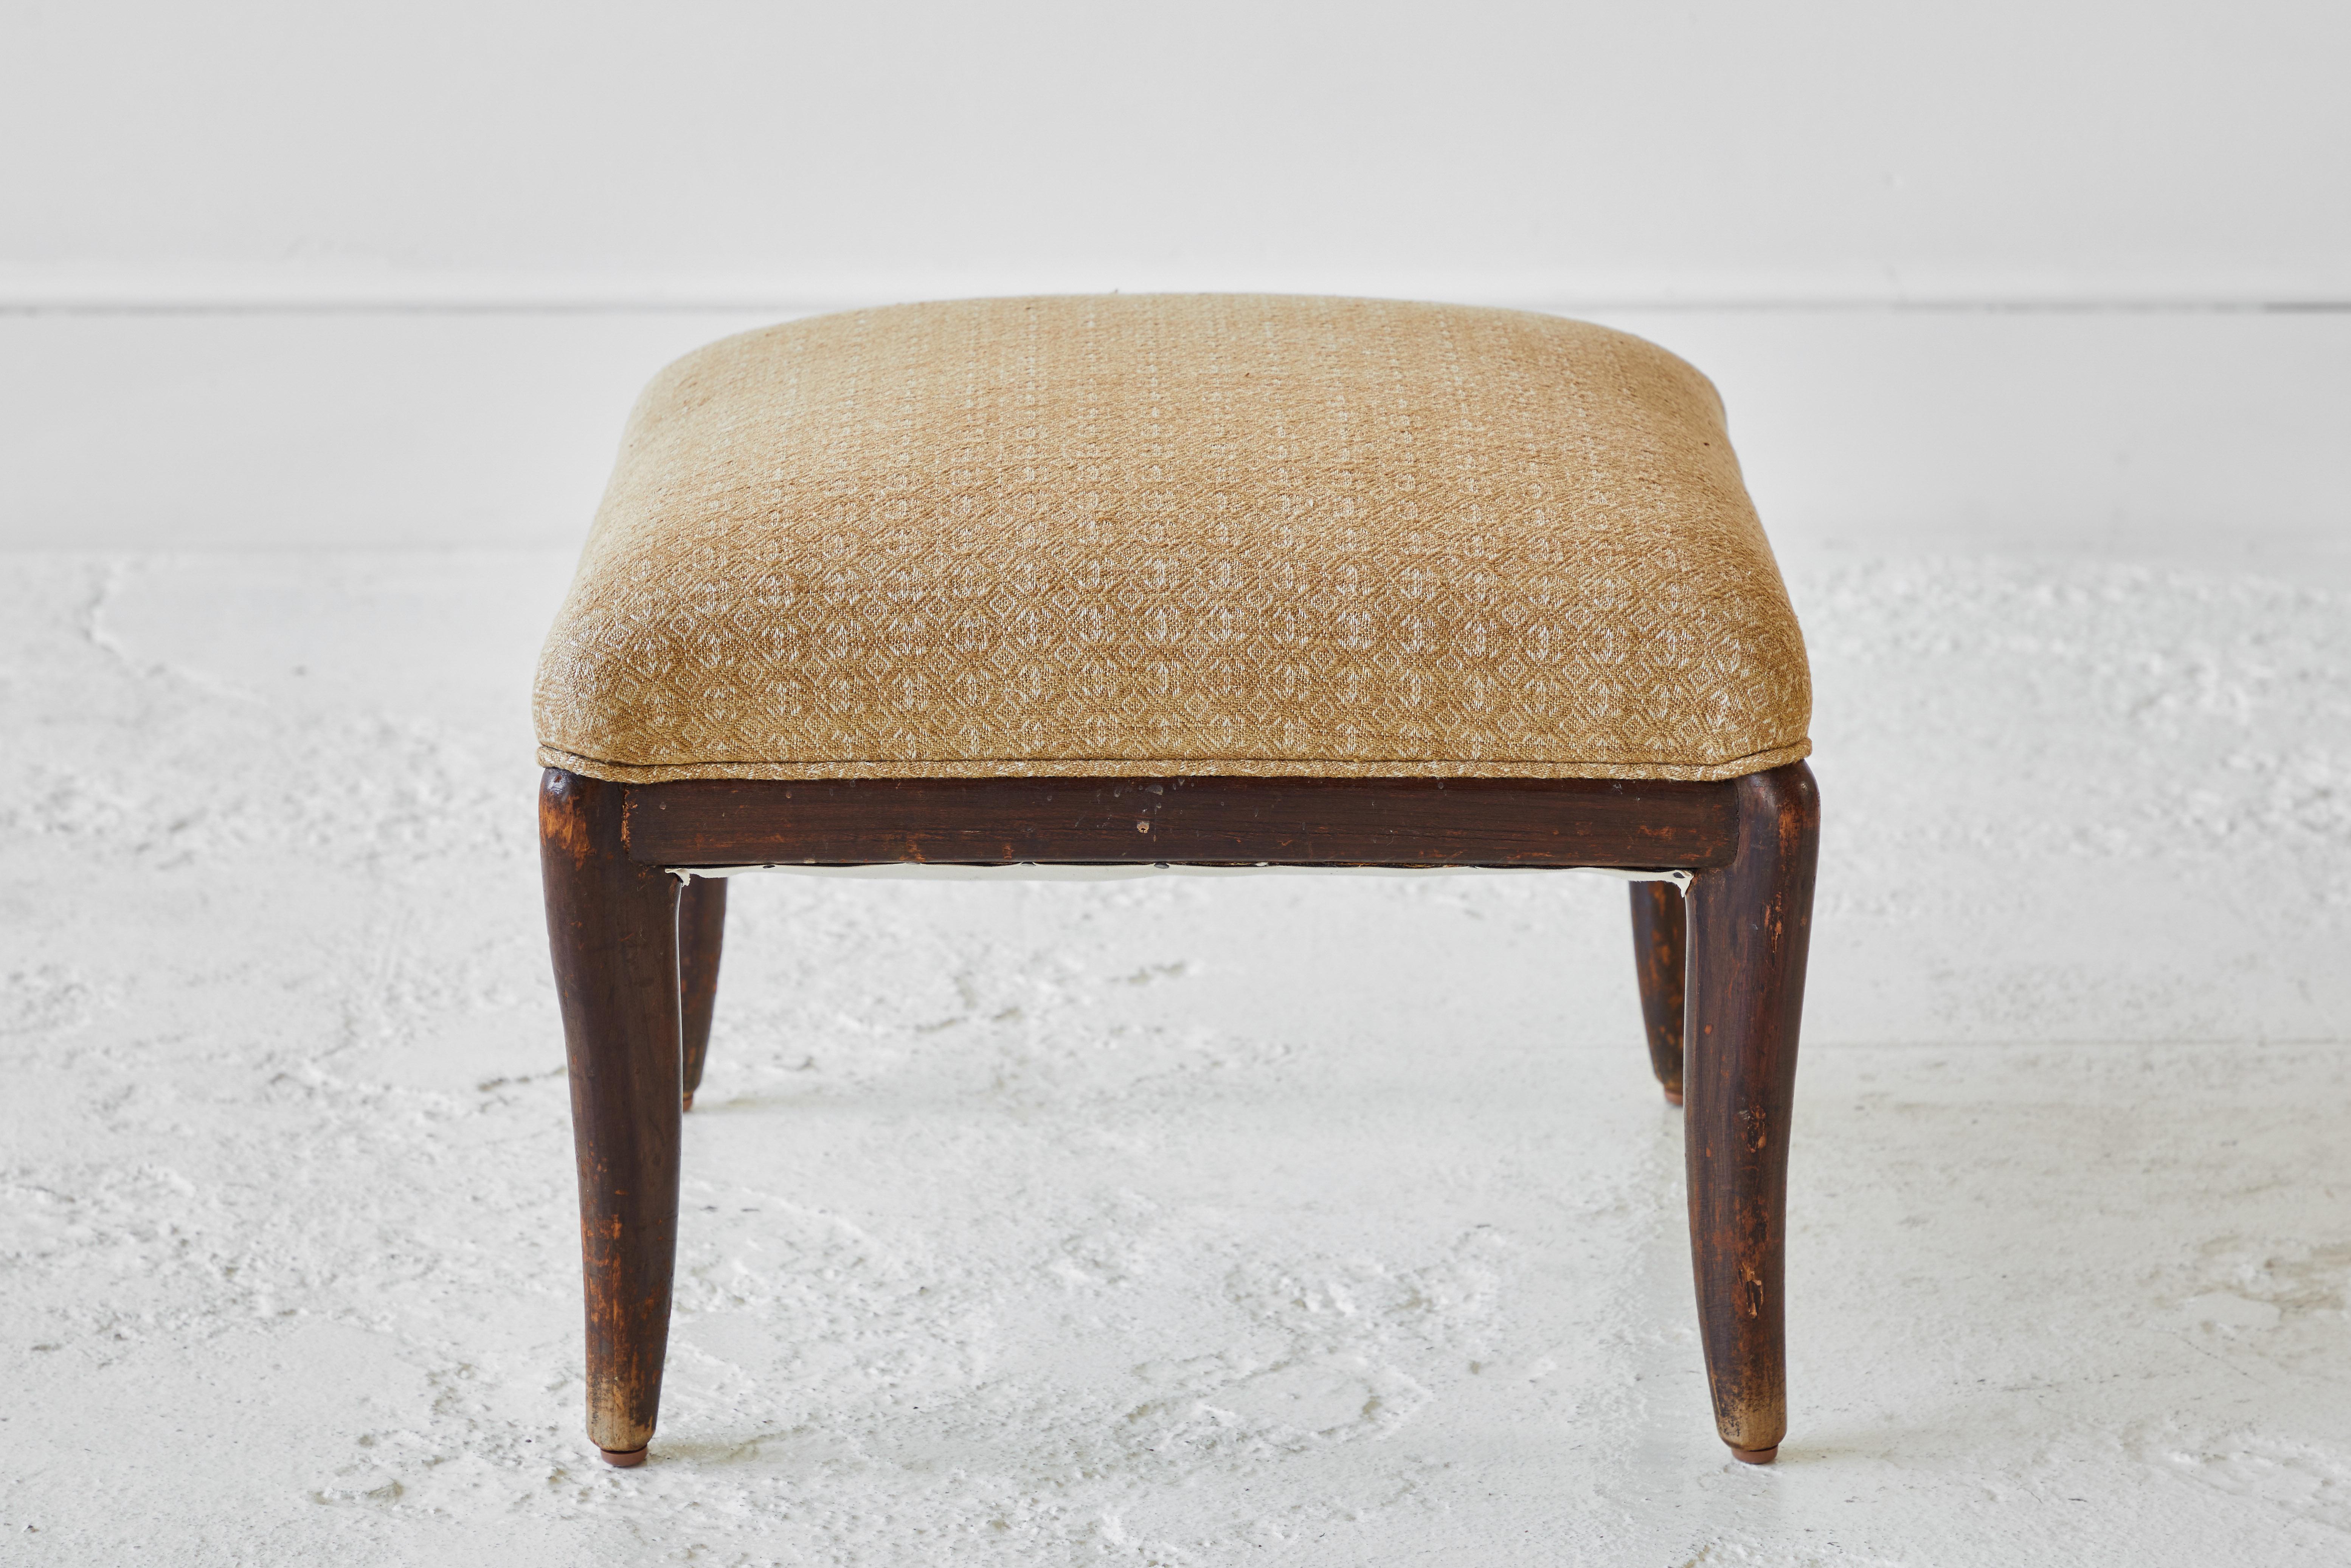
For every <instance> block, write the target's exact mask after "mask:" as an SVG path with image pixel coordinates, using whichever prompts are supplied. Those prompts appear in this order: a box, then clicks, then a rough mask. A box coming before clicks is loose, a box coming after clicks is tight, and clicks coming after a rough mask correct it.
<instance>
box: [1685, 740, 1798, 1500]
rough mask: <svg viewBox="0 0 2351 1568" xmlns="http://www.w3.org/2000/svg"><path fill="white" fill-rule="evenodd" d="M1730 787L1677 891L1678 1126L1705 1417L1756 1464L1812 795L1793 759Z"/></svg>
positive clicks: (1774, 1327) (1765, 1433) (1767, 1384)
mask: <svg viewBox="0 0 2351 1568" xmlns="http://www.w3.org/2000/svg"><path fill="white" fill-rule="evenodd" d="M1733 785H1734V788H1735V789H1736V791H1737V797H1738V802H1739V823H1740V830H1739V831H1740V840H1739V852H1738V855H1737V858H1735V859H1734V860H1733V861H1732V862H1730V863H1729V865H1727V866H1724V867H1721V868H1720V869H1719V870H1713V871H1708V872H1705V873H1701V874H1700V875H1698V877H1697V878H1695V879H1694V880H1693V881H1692V883H1691V885H1690V891H1689V896H1688V900H1687V903H1688V906H1689V910H1688V939H1689V982H1688V995H1687V998H1686V1010H1685V1015H1684V1035H1683V1043H1684V1047H1685V1051H1686V1061H1685V1062H1684V1072H1685V1074H1686V1083H1687V1092H1688V1099H1689V1103H1688V1108H1687V1117H1686V1119H1685V1122H1684V1124H1683V1138H1684V1155H1685V1158H1686V1160H1687V1167H1688V1181H1689V1217H1690V1253H1691V1258H1692V1261H1693V1264H1694V1266H1695V1272H1696V1275H1697V1281H1698V1329H1699V1333H1700V1334H1701V1336H1702V1337H1703V1339H1704V1342H1705V1345H1706V1366H1707V1377H1708V1381H1709V1382H1710V1383H1711V1385H1712V1386H1713V1393H1714V1419H1715V1426H1716V1428H1717V1429H1718V1430H1719V1432H1720V1433H1721V1434H1722V1440H1723V1441H1724V1442H1726V1443H1728V1444H1729V1445H1730V1448H1731V1451H1732V1452H1733V1453H1734V1454H1735V1455H1736V1456H1737V1457H1739V1458H1742V1459H1745V1460H1747V1461H1749V1462H1750V1463H1753V1464H1765V1463H1769V1462H1770V1461H1771V1458H1773V1457H1774V1456H1775V1455H1776V1454H1777V1453H1778V1452H1779V1446H1780V1439H1781V1437H1782V1436H1783V1435H1784V1434H1785V1433H1786V1431H1787V1427H1788V1379H1787V1351H1786V1343H1785V1342H1786V1333H1785V1329H1784V1315H1783V1287H1784V1270H1783V1263H1784V1259H1785V1253H1786V1240H1787V1207H1788V1130H1789V1121H1790V1115H1791V1113H1792V1111H1793V1109H1794V1104H1795V1090H1796V1035H1797V1026H1798V1023H1799V1021H1800V1019H1802V1012H1803V1005H1804V958H1805V951H1806V948H1807V946H1809V944H1810V941H1811V937H1812V920H1813V864H1814V861H1815V859H1816V858H1817V855H1818V852H1819V843H1820V821H1821V808H1820V795H1819V791H1818V790H1817V789H1816V788H1815V787H1814V785H1813V774H1812V769H1811V768H1807V767H1805V766H1804V765H1803V764H1802V763H1801V762H1797V763H1792V764H1791V765H1789V766H1788V767H1785V768H1773V769H1772V770H1771V771H1770V772H1768V773H1755V774H1750V775H1749V776H1748V777H1746V778H1744V779H1736V780H1734V781H1733Z"/></svg>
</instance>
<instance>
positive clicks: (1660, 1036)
mask: <svg viewBox="0 0 2351 1568" xmlns="http://www.w3.org/2000/svg"><path fill="white" fill-rule="evenodd" d="M1630 886H1631V888H1632V892H1633V964H1634V972H1635V974H1636V975H1638V976H1639V977H1640V981H1641V1020H1642V1022H1643V1023H1645V1024H1646V1025H1647V1027H1648V1032H1649V1065H1650V1066H1651V1067H1652V1068H1654V1069H1655V1070H1656V1074H1657V1082H1659V1083H1660V1084H1662V1085H1663V1086H1664V1088H1665V1091H1666V1098H1667V1100H1669V1101H1671V1102H1672V1103H1675V1104H1677V1105H1678V1104H1680V1103H1682V969H1683V960H1684V955H1685V953H1686V952H1687V946H1688V944H1687V941H1686V940H1685V936H1686V930H1687V925H1686V918H1685V914H1684V911H1683V908H1682V890H1681V889H1680V888H1678V887H1676V886H1675V885H1674V884H1673V883H1669V882H1636V883H1631V884H1630Z"/></svg>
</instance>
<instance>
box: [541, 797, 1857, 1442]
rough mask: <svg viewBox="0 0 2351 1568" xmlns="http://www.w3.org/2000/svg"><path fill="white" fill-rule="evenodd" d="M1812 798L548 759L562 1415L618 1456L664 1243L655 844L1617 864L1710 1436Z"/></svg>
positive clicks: (1771, 1247)
mask: <svg viewBox="0 0 2351 1568" xmlns="http://www.w3.org/2000/svg"><path fill="white" fill-rule="evenodd" d="M1819 820H1820V810H1819V801H1818V797H1817V794H1816V791H1815V789H1814V788H1813V779H1812V773H1811V771H1810V769H1808V768H1805V767H1804V766H1803V765H1802V764H1801V763H1798V764H1795V765H1793V766H1791V767H1787V768H1777V769H1774V770H1772V771H1771V772H1769V773H1760V774H1754V775H1750V776H1749V777H1747V778H1744V779H1734V780H1730V781H1729V782H1726V783H1717V784H1676V783H1658V782H1652V781H1638V780H1626V781H1622V782H1618V781H1614V780H1595V779H1556V780H1553V779H1540V780H1520V779H1444V780H1438V779H829V780H818V781H812V782H789V783H787V782H775V781H737V780H727V779H705V780H693V781H687V782H679V783H669V784H654V785H634V786H627V787H623V786H620V785H616V784H610V783H603V782H600V781H598V780H595V779H584V778H579V777H575V776H573V775H569V774H566V773H562V772H559V771H549V773H548V775H547V778H546V783H545V788H544V789H542V791H541V794H540V821H541V830H542V844H543V859H544V863H545V868H546V882H547V903H548V928H549V936H550V937H551V939H552V941H553V945H554V949H555V967H556V977H557V982H558V985H559V988H560V989H561V992H562V998H563V1010H564V1027H565V1033H566V1037H567V1039H568V1040H569V1047H570V1059H571V1086H572V1114H573V1120H574V1125H575V1128H576V1131H577V1139H578V1147H579V1155H580V1215H581V1224H582V1231H583V1241H584V1246H583V1250H584V1252H585V1255H586V1262H587V1280H588V1346H589V1428H590V1434H591V1435H592V1436H593V1437H595V1440H596V1442H597V1444H598V1446H599V1447H601V1448H604V1449H605V1450H606V1456H605V1457H606V1458H610V1459H611V1460H612V1461H613V1462H614V1463H616V1464H632V1463H636V1462H639V1461H640V1460H641V1459H642V1458H643V1453H644V1444H645V1442H646V1440H647V1439H648V1438H649V1437H651V1436H652V1434H653V1422H654V1416H655V1414H656V1410H657V1406H658V1404H659V1399H660V1394H661V1370H662V1358H663V1354H664V1351H665V1349H666V1347H667V1340H668V1324H669V1291H670V1283H671V1272H672V1269H673V1267H674V1254H675V1249H676V1229H677V1177H678V1134H679V1113H680V1112H681V1110H682V1109H683V1107H684V1105H685V1104H686V1103H690V1100H691V1094H692V1090H693V1087H694V1086H695V1083H696V1082H698V1080H699V1078H700V1075H701V1073H700V1069H701V1064H702V1059H703V1056H704V1053H705V1049H706V1045H707V1041H708V1038H709V1029H710V1017H711V1011H712V1006H713V1002H714V999H715V997H716V985H717V972H718V956H719V952H720V948H721V946H722V938H723V934H724V926H725V918H726V883H725V882H724V881H723V880H710V881H701V880H697V881H695V882H694V883H692V891H691V892H689V893H688V894H686V895H685V896H684V903H683V906H682V907H681V901H680V896H679V894H678V892H677V888H676V882H675V879H674V878H673V877H671V876H670V875H669V874H668V873H666V872H665V871H664V870H663V869H662V868H663V867H665V866H694V865H711V866H715V865H746V864H780V863H802V864H837V865H854V864H874V863H889V862H932V863H947V864H954V863H964V864H1004V863H1009V862H1036V863H1040V864H1135V863H1145V864H1147V863H1151V862H1169V863H1199V864H1219V863H1222V864H1233V863H1239V864H1253V863H1262V864H1277V865H1310V866H1311V865H1397V866H1430V865H1436V866H1445V865H1460V866H1575V865H1593V866H1622V867H1640V868H1652V869H1658V870H1674V869H1687V870H1691V871H1695V872H1697V873H1698V875H1697V877H1696V879H1695V880H1694V882H1693V883H1692V886H1691V888H1690V892H1689V894H1688V895H1687V897H1684V896H1683V895H1681V894H1677V893H1676V892H1675V890H1674V889H1673V887H1672V886H1671V884H1669V883H1644V884H1639V885H1636V886H1635V888H1634V889H1633V909H1634V929H1635V950H1636V953H1637V955H1638V956H1639V960H1640V965H1639V972H1640V976H1641V993H1642V1004H1643V1011H1644V1014H1645V1016H1646V1019H1647V1021H1648V1033H1649V1045H1650V1057H1651V1061H1652V1063H1653V1064H1654V1065H1655V1067H1656V1071H1657V1077H1658V1080H1659V1082H1662V1083H1663V1084H1664V1085H1665V1088H1666V1090H1667V1094H1668V1095H1669V1096H1672V1095H1673V1094H1675V1093H1676V1092H1677V1091H1680V1090H1686V1092H1687V1112H1688V1114H1687V1124H1686V1137H1687V1161H1688V1176H1689V1207H1690V1236H1691V1249H1692V1254H1693V1257H1694V1259H1695V1260H1696V1273H1697V1280H1698V1317H1699V1324H1700V1329H1701V1332H1702V1334H1703V1338H1704V1343H1705V1347H1706V1355H1707V1367H1708V1376H1709V1379H1710V1380H1711V1383H1712V1386H1713V1393H1714V1402H1715V1413H1716V1422H1717V1426H1718V1428H1719V1431H1720V1433H1721V1435H1722V1437H1723V1440H1724V1441H1725V1442H1727V1443H1729V1445H1730V1446H1731V1448H1732V1450H1733V1452H1734V1453H1736V1454H1737V1455H1738V1457H1740V1458H1743V1459H1747V1460H1750V1461H1751V1462H1757V1463H1761V1462H1765V1461H1768V1460H1769V1459H1770V1458H1772V1456H1773V1455H1774V1454H1775V1453H1776V1452H1777V1450H1778V1445H1779V1441H1780V1438H1781V1437H1782V1434H1783V1432H1784V1430H1785V1427H1786V1405H1787V1392H1786V1384H1787V1379H1786V1371H1785V1353H1784V1348H1783V1338H1784V1334H1783V1327H1782V1255H1783V1249H1784V1233H1785V1207H1786V1197H1787V1149H1788V1143H1787V1139H1788V1125H1789V1113H1790V1110H1791V1108H1792V1099H1793V1092H1794V1082H1795V1064H1796V1036H1797V1020H1798V1017H1799V1014H1800V1012H1801V1010H1802V1003H1803V981H1804V958H1805V946H1806V942H1807V938H1808V936H1809V935H1810V929H1811V913H1812V896H1813V861H1814V856H1815V853H1816V849H1817V839H1818V830H1819Z"/></svg>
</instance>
